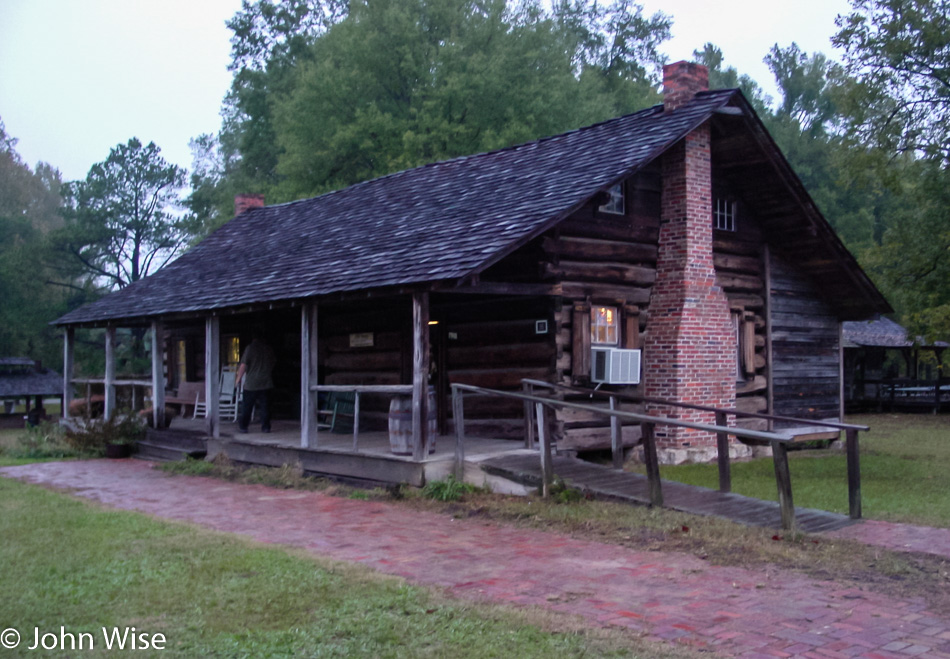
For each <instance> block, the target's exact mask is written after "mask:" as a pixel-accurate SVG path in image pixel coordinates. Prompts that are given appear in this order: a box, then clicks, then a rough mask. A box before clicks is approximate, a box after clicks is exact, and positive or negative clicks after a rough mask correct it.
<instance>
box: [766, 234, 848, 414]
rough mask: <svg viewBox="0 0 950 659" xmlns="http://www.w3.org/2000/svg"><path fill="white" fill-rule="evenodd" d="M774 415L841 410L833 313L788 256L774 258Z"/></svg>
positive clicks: (837, 335) (772, 282)
mask: <svg viewBox="0 0 950 659" xmlns="http://www.w3.org/2000/svg"><path fill="white" fill-rule="evenodd" d="M771 262H772V272H771V288H772V290H771V291H770V295H771V305H772V354H773V360H774V362H775V363H774V365H773V373H774V374H773V382H772V388H773V392H774V393H773V396H774V410H775V411H774V413H775V414H778V415H784V416H796V417H801V418H807V419H824V418H832V417H837V416H838V414H839V410H840V407H839V406H840V401H839V396H840V386H841V382H840V370H839V358H840V352H839V351H840V337H839V329H838V326H839V321H838V318H837V317H836V315H835V313H834V310H833V309H831V308H830V307H829V306H828V305H827V304H826V303H824V302H823V301H822V300H821V298H820V297H819V296H818V294H817V292H816V290H815V286H814V284H813V283H812V282H811V281H809V280H808V279H806V278H805V277H804V276H802V275H801V274H800V273H799V272H797V271H796V270H795V269H794V267H793V266H792V265H791V263H790V262H789V261H788V258H787V257H784V258H783V255H782V254H781V253H779V252H778V251H777V250H776V251H774V252H773V254H772V259H771Z"/></svg>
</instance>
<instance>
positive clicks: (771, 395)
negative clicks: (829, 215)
mask: <svg viewBox="0 0 950 659" xmlns="http://www.w3.org/2000/svg"><path fill="white" fill-rule="evenodd" d="M762 259H763V266H764V268H765V377H766V393H765V397H766V398H765V399H766V408H765V409H766V411H767V412H768V413H769V414H775V366H774V361H773V356H772V252H771V251H770V250H769V246H768V245H765V248H764V251H763V254H762ZM768 424H769V425H768V429H769V430H772V428H773V427H774V424H775V422H774V421H773V420H772V419H769V421H768Z"/></svg>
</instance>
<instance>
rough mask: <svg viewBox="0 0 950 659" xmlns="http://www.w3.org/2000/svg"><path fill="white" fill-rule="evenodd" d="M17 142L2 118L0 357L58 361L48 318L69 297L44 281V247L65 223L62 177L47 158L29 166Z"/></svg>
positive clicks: (58, 351)
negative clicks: (17, 147) (9, 133)
mask: <svg viewBox="0 0 950 659" xmlns="http://www.w3.org/2000/svg"><path fill="white" fill-rule="evenodd" d="M16 142H17V141H16V139H14V138H13V137H11V136H10V135H8V134H7V132H6V129H5V127H4V125H3V122H2V121H0V291H2V292H3V295H0V357H31V358H33V359H40V360H42V361H44V362H45V363H47V364H56V363H57V362H58V360H59V359H60V358H61V353H62V348H61V345H60V343H59V341H58V338H57V337H56V333H55V331H54V330H53V329H52V328H50V327H49V325H48V323H49V321H50V320H51V319H52V318H54V317H55V316H56V315H57V314H58V313H61V312H62V311H65V304H66V303H67V300H66V299H65V298H64V296H63V295H62V292H61V291H56V290H53V289H51V288H50V287H49V286H48V285H47V282H48V280H49V278H50V273H49V272H48V270H47V268H46V267H45V266H44V260H43V247H44V240H45V237H46V235H47V234H48V233H49V232H50V231H52V230H55V229H56V228H57V227H59V226H61V225H62V223H63V219H62V214H61V205H62V199H61V196H60V186H61V182H60V176H59V172H58V171H57V170H56V169H54V168H53V167H51V166H49V165H47V164H45V163H39V164H38V165H37V166H36V168H35V169H31V168H30V167H29V166H28V165H27V164H26V163H24V162H23V160H22V159H21V158H20V155H19V154H18V153H17V151H16Z"/></svg>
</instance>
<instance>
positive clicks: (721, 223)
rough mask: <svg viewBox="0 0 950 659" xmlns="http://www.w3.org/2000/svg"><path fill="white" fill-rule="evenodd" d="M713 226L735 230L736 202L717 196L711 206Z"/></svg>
mask: <svg viewBox="0 0 950 659" xmlns="http://www.w3.org/2000/svg"><path fill="white" fill-rule="evenodd" d="M713 228H714V229H719V230H720V231H735V230H736V202H734V201H733V200H731V199H726V198H724V197H717V198H716V204H715V206H713Z"/></svg>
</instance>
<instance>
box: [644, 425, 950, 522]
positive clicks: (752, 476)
mask: <svg viewBox="0 0 950 659" xmlns="http://www.w3.org/2000/svg"><path fill="white" fill-rule="evenodd" d="M847 421H848V422H850V423H857V424H861V425H867V426H870V427H871V431H870V432H867V433H864V432H862V433H861V434H860V445H861V498H862V504H863V514H864V516H865V517H867V518H873V519H885V520H890V521H900V522H909V523H914V524H926V525H930V526H942V527H950V417H948V416H933V415H929V414H867V415H859V416H853V417H850V418H848V419H847ZM789 458H790V460H789V463H790V470H791V475H792V497H793V499H794V501H795V505H796V506H801V507H804V508H819V509H822V510H831V511H836V512H841V513H847V512H848V480H847V464H846V460H845V457H844V454H843V453H841V452H834V451H793V452H790V453H789ZM660 473H661V475H662V477H663V478H669V479H671V480H676V481H680V482H683V483H689V484H692V485H702V486H704V487H710V488H717V487H718V471H717V468H716V465H715V464H711V465H681V466H676V467H661V468H660ZM732 489H733V491H734V492H737V493H739V494H745V495H748V496H753V497H758V498H762V499H772V500H777V499H778V494H777V490H776V486H775V472H774V470H773V466H772V459H771V458H766V459H760V460H753V461H750V462H740V463H733V465H732Z"/></svg>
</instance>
